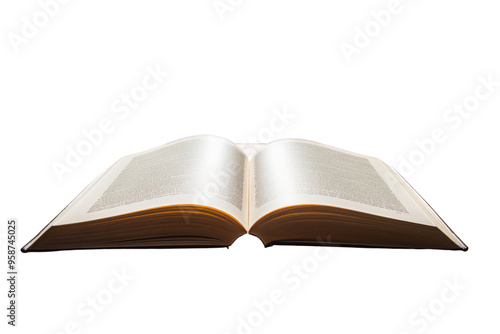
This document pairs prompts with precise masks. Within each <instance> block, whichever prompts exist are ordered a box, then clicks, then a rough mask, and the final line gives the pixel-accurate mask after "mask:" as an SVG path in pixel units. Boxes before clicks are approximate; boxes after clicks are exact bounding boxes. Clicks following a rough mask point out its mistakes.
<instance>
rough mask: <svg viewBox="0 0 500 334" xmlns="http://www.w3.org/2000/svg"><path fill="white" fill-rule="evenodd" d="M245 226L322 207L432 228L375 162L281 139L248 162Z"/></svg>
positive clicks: (403, 191) (402, 190)
mask: <svg viewBox="0 0 500 334" xmlns="http://www.w3.org/2000/svg"><path fill="white" fill-rule="evenodd" d="M250 164H251V169H250V170H251V172H250V174H251V176H250V182H251V184H250V226H251V225H252V224H253V223H254V222H255V221H257V220H258V219H259V218H261V217H262V216H264V215H265V214H267V213H269V212H271V211H274V210H277V209H279V208H283V207H286V206H291V205H303V204H321V205H329V206H335V207H340V208H345V209H350V210H355V211H361V212H366V213H370V214H374V215H378V216H384V217H389V218H394V219H400V220H405V221H410V222H415V223H420V224H426V225H434V223H433V222H432V220H431V219H430V218H429V217H428V215H427V214H426V213H425V212H424V210H422V208H421V207H420V206H419V205H418V204H417V201H416V200H415V199H414V198H413V197H412V196H411V195H410V194H409V193H408V191H407V190H406V189H405V188H404V187H403V185H402V184H401V182H399V181H398V180H397V179H396V177H395V176H394V174H393V172H392V171H391V170H390V169H389V167H388V166H387V165H385V164H384V163H382V162H381V161H380V160H378V159H375V158H371V157H367V156H363V155H360V154H356V153H351V152H348V151H344V150H340V149H336V148H333V147H330V146H327V145H323V144H319V143H315V142H311V141H306V140H299V139H285V140H279V141H276V142H273V143H271V144H269V145H267V146H266V147H265V148H264V149H262V150H261V151H259V152H258V153H256V154H255V156H254V157H253V159H252V160H251V162H250Z"/></svg>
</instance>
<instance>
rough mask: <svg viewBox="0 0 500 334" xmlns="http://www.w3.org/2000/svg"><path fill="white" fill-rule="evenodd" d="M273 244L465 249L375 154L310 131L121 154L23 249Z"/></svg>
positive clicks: (192, 140)
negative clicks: (319, 139)
mask: <svg viewBox="0 0 500 334" xmlns="http://www.w3.org/2000/svg"><path fill="white" fill-rule="evenodd" d="M246 233H249V234H252V235H254V236H256V237H258V238H259V239H260V240H261V241H262V243H263V244H264V246H266V247H268V246H273V245H318V246H353V247H385V248H427V249H449V250H464V251H465V250H467V246H466V245H465V244H464V243H463V242H462V241H461V240H460V239H459V238H458V236H457V235H456V234H455V233H453V231H452V230H451V229H450V228H449V227H448V226H447V225H446V224H445V222H444V221H443V220H442V219H441V218H440V217H439V216H438V214H437V213H436V212H435V211H434V210H433V209H432V208H431V206H430V205H429V204H428V203H427V202H426V201H425V200H424V199H423V198H422V197H421V196H420V195H419V194H418V193H417V192H416V191H415V190H414V189H413V188H412V187H411V186H410V185H409V184H408V182H406V181H405V180H404V178H403V177H401V176H400V175H399V174H398V173H397V172H396V171H395V170H394V169H393V168H391V167H389V166H388V165H386V164H384V163H383V162H382V161H380V160H379V159H376V158H372V157H368V156H365V155H361V154H356V153H352V152H348V151H344V150H341V149H337V148H334V147H330V146H327V145H323V144H319V143H316V142H312V141H307V140H301V139H283V140H278V141H275V142H272V143H269V144H255V145H253V144H235V143H233V142H231V141H229V140H226V139H223V138H219V137H215V136H195V137H189V138H185V139H181V140H177V141H174V142H171V143H168V144H166V145H163V146H160V147H158V148H155V149H151V150H148V151H145V152H141V153H137V154H133V155H129V156H126V157H124V158H121V159H120V160H118V161H117V162H116V163H115V164H113V165H112V166H111V167H110V168H109V169H107V170H106V171H105V172H104V173H102V174H101V175H100V176H99V177H98V178H97V179H96V180H95V181H93V182H92V183H91V184H90V185H89V186H88V187H87V188H86V189H84V190H83V191H82V192H81V193H80V194H79V195H78V196H77V197H76V198H75V199H74V200H73V201H72V202H71V203H70V204H69V205H68V206H67V207H66V208H64V209H63V210H62V211H61V212H60V213H59V214H58V215H57V216H56V217H55V218H54V219H53V220H52V221H51V222H50V223H49V224H48V225H47V226H46V227H45V228H44V229H43V230H42V231H41V232H40V233H39V234H38V235H36V236H35V237H34V238H33V239H32V240H31V241H30V242H29V243H28V244H27V245H26V246H25V247H24V248H23V249H22V251H23V252H35V251H54V250H69V249H96V248H180V247H229V246H230V245H231V244H232V243H233V242H234V241H235V240H236V239H237V238H238V237H240V236H241V235H243V234H246Z"/></svg>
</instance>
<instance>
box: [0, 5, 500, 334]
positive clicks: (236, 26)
mask: <svg viewBox="0 0 500 334" xmlns="http://www.w3.org/2000/svg"><path fill="white" fill-rule="evenodd" d="M42 1H43V0H42ZM223 3H226V4H227V3H229V6H231V11H228V12H225V13H224V15H222V18H223V19H221V16H220V15H219V14H218V12H217V11H216V9H215V8H214V6H213V3H212V0H204V1H185V2H184V3H183V2H180V1H177V2H175V3H174V1H169V2H166V1H165V2H163V3H160V2H157V1H135V2H134V1H106V2H102V1H76V0H74V1H70V2H69V3H68V4H64V5H59V9H58V11H57V13H55V15H53V17H50V19H49V20H48V23H47V24H46V26H44V27H41V28H38V32H37V33H36V34H34V35H33V36H30V38H27V39H26V40H24V42H25V43H23V44H21V45H19V47H18V48H17V49H18V50H17V51H18V52H16V48H15V47H14V46H13V44H12V43H11V40H12V36H14V34H15V35H16V36H22V29H23V25H25V24H26V23H25V21H23V17H25V18H27V19H28V20H29V21H31V22H33V15H35V16H36V14H37V13H39V12H40V11H41V7H40V4H39V3H38V2H37V1H34V0H30V1H16V2H9V3H7V2H3V3H2V4H1V5H0V22H1V23H0V27H1V33H2V42H1V43H0V52H1V54H0V57H1V61H0V89H1V98H0V110H1V126H2V130H1V141H0V142H1V159H2V163H1V165H0V169H1V174H0V175H1V176H0V177H1V188H0V192H1V193H0V199H1V201H0V217H1V218H0V219H1V220H2V221H3V223H2V226H3V227H2V229H1V232H2V234H1V236H2V245H3V246H2V249H3V250H2V253H3V255H2V256H1V258H2V262H4V263H5V258H6V254H5V231H6V221H7V219H8V218H10V217H16V218H17V219H18V221H19V246H22V245H24V244H25V243H26V242H28V241H29V240H30V239H31V238H32V237H33V236H34V235H35V234H36V233H38V232H39V231H40V230H41V229H42V228H43V227H44V226H45V225H46V224H47V223H48V222H49V221H50V220H51V219H52V218H53V217H54V216H55V215H56V214H57V213H58V212H59V211H60V210H61V209H62V208H63V207H64V206H65V205H66V204H67V203H69V202H70V201H71V200H72V199H73V198H74V197H75V196H76V195H77V194H78V193H79V192H80V191H81V190H82V189H83V188H84V187H85V186H86V185H87V184H89V183H90V182H91V181H92V180H93V179H94V178H95V177H96V176H97V175H98V174H99V173H100V172H102V171H103V170H105V169H106V168H107V167H109V166H110V165H111V164H112V163H113V162H115V161H116V160H117V159H119V158H120V157H122V156H124V155H126V154H130V153H135V152H138V151H141V150H145V149H149V148H152V147H155V146H157V145H161V144H163V143H167V142H169V141H172V140H176V139H179V138H182V137H185V136H189V135H194V134H202V133H206V134H215V135H219V136H222V137H226V138H228V139H231V140H233V141H239V142H243V141H246V140H248V139H249V138H250V139H251V138H255V137H257V140H258V141H265V140H268V139H269V137H270V136H269V134H271V135H272V136H273V137H274V138H275V139H277V138H285V137H300V138H305V139H311V140H316V141H319V142H322V143H325V144H329V145H333V146H337V147H340V148H343V149H347V150H351V151H355V152H358V153H363V154H368V155H372V156H376V157H379V158H381V159H383V160H384V161H385V162H387V163H389V164H392V165H394V166H396V167H398V165H399V161H400V159H401V157H404V158H405V159H408V158H409V157H410V156H411V155H412V154H413V155H415V154H416V155H418V153H415V150H416V149H417V145H416V144H415V141H418V140H420V141H421V140H424V139H426V138H430V136H431V133H432V132H433V131H434V130H435V129H436V128H441V129H443V130H444V131H445V132H446V135H447V137H446V141H445V142H443V143H438V144H436V145H435V147H434V150H433V151H432V152H431V153H430V154H429V155H428V156H427V157H426V158H425V159H423V161H421V164H420V165H418V166H416V167H415V170H414V171H413V173H411V175H409V176H408V180H409V182H410V183H411V184H412V185H413V186H414V187H415V188H416V189H417V190H418V191H419V192H420V193H421V194H422V195H423V197H424V198H425V199H426V200H427V201H428V202H429V203H430V204H431V205H432V206H433V207H434V208H435V209H436V211H437V212H438V213H439V214H440V215H441V216H442V217H443V218H444V220H445V221H446V222H447V223H448V224H449V225H450V227H451V228H452V229H453V230H454V231H455V232H456V233H457V234H458V235H459V236H460V237H461V238H462V239H463V240H464V242H465V243H466V244H467V245H468V246H469V247H470V250H469V251H468V252H466V253H464V252H452V251H432V250H386V249H353V248H332V249H330V250H332V251H333V252H332V253H331V254H328V255H325V254H326V253H325V254H321V255H323V257H322V258H321V259H322V260H319V261H318V260H317V259H316V258H315V257H314V248H309V247H271V248H268V249H264V247H263V246H262V244H261V243H260V241H259V240H258V239H257V238H254V237H252V236H245V237H242V238H240V239H238V240H237V241H236V242H235V243H234V244H233V246H231V247H230V248H229V249H213V250H212V249H191V250H189V249H188V250H99V251H66V252H52V253H30V254H20V256H19V272H20V276H19V287H18V288H19V299H18V303H19V310H18V311H19V314H18V316H19V318H18V327H17V328H10V326H7V325H6V317H5V315H4V313H6V311H5V307H4V306H3V305H6V303H7V298H6V290H7V285H6V284H5V283H6V282H5V280H3V279H2V281H3V284H2V285H1V289H2V291H1V293H0V295H2V301H1V305H2V310H4V311H2V316H1V319H3V320H2V324H1V326H2V333H4V332H5V328H7V327H9V328H8V333H72V332H80V333H136V332H154V333H195V332H196V333H224V332H227V333H238V332H239V333H251V332H253V333H285V332H289V333H304V332H306V331H307V332H316V333H337V332H342V333H384V334H387V333H395V334H399V333H404V332H407V333H422V332H425V333H471V332H475V331H477V330H479V329H478V328H483V330H485V329H488V330H490V331H492V332H493V331H495V330H498V327H499V326H498V322H497V318H498V312H499V307H498V303H497V302H498V299H499V298H500V292H499V287H498V282H499V279H500V275H499V273H498V271H497V267H498V266H497V264H496V263H497V261H498V245H497V238H498V235H499V230H500V229H499V218H498V212H497V208H498V200H499V194H498V189H499V187H500V178H499V176H498V170H500V164H499V160H498V143H499V139H500V135H499V132H498V129H497V127H498V125H499V121H500V116H499V112H498V111H499V107H500V96H499V95H500V87H496V90H495V91H494V92H493V93H492V94H491V96H489V97H488V98H487V99H484V100H483V101H480V103H479V106H478V107H477V108H476V109H475V110H474V111H473V112H471V113H470V116H469V117H468V118H467V119H465V120H464V121H463V122H462V123H461V124H460V125H459V126H457V127H456V128H453V127H452V126H451V125H452V124H451V123H449V122H448V123H447V122H446V121H444V120H443V115H445V113H446V110H447V109H448V108H451V107H453V105H454V104H460V103H462V102H463V101H464V99H467V98H468V97H471V96H473V95H474V92H475V89H476V87H478V85H480V80H479V77H480V76H483V77H484V78H487V77H488V76H490V75H491V76H492V78H493V79H494V80H496V81H500V69H499V66H500V65H499V59H500V44H499V40H498V31H500V20H498V13H499V9H500V8H499V7H498V5H497V4H496V3H495V2H493V1H486V0H484V1H474V2H472V1H429V0H419V1H412V2H411V1H406V0H401V3H400V10H399V12H398V13H396V14H393V15H392V16H391V20H390V22H389V24H387V26H386V27H382V28H381V29H380V31H379V33H378V34H376V35H375V34H373V35H374V36H373V37H371V38H370V43H369V44H368V45H367V46H366V47H362V48H359V50H358V51H359V53H358V54H354V55H353V56H352V58H351V62H350V63H349V62H348V61H347V59H346V57H345V56H344V54H343V53H342V51H341V43H342V42H345V43H349V44H353V41H354V38H355V37H356V34H357V33H356V31H357V30H356V29H357V28H359V29H364V28H365V26H366V25H368V26H371V27H372V28H373V29H376V26H373V23H370V22H372V21H374V18H373V16H371V14H370V12H371V11H373V10H374V11H376V12H378V11H380V10H384V9H386V8H387V7H388V6H389V5H388V4H389V2H388V1H357V2H350V1H336V2H333V1H331V2H328V1H307V2H306V1H302V2H299V1H284V0H281V1H272V2H269V1H262V0H243V1H241V2H236V1H233V2H223ZM42 19H43V17H42ZM42 23H43V22H42ZM379 27H380V25H379ZM374 31H375V30H374ZM148 66H149V67H150V68H156V67H157V66H159V68H161V70H163V71H168V72H169V76H168V78H166V79H164V81H163V82H162V83H161V84H160V85H159V86H158V87H157V88H156V89H154V90H153V91H151V92H149V93H148V95H147V97H146V98H145V99H144V101H142V102H140V103H139V105H138V107H137V108H135V109H133V110H131V112H130V114H129V115H128V117H126V118H124V119H120V118H119V117H118V114H116V113H114V112H113V110H112V107H111V105H112V104H113V103H114V101H115V100H116V99H119V98H120V96H121V94H128V93H130V92H131V90H132V89H134V87H137V85H140V84H141V82H142V80H143V78H144V77H145V76H146V75H147V71H146V68H147V67H148ZM471 101H473V100H471ZM283 108H285V109H287V110H289V111H290V112H292V113H293V115H295V117H294V118H293V120H291V121H290V122H288V123H287V124H285V126H283V127H280V128H279V129H275V130H277V131H270V130H269V127H270V124H271V123H272V120H273V117H274V116H275V110H283ZM273 110H274V111H273ZM106 118H109V119H111V120H112V121H113V122H114V123H113V124H114V128H113V130H112V131H111V132H110V133H108V134H106V135H105V136H104V138H103V140H102V142H100V143H99V144H98V145H95V146H94V147H93V149H92V152H91V153H90V154H89V155H87V156H86V157H84V158H83V159H82V161H81V162H80V163H79V164H78V166H76V167H75V168H73V170H72V171H71V172H70V173H66V174H64V177H63V178H62V181H59V180H58V178H57V176H56V174H55V173H54V171H53V168H52V164H53V163H54V162H62V163H64V159H65V157H66V154H67V147H68V146H69V147H71V148H75V147H76V146H77V145H78V143H79V142H81V141H82V140H84V139H85V137H84V135H83V131H85V130H86V131H90V130H91V129H95V128H96V127H97V126H98V125H99V123H100V122H101V121H102V120H103V119H106ZM278 130H279V131H278ZM259 136H260V139H259ZM416 155H415V156H416ZM323 250H324V249H323ZM325 258H326V259H325ZM303 265H304V266H305V267H306V269H307V270H308V271H310V273H308V276H307V278H306V277H305V276H304V278H300V279H298V278H297V277H298V276H296V274H292V273H291V272H290V269H291V268H292V267H293V266H298V267H302V266H303ZM2 268H5V266H4V265H2ZM113 270H116V271H122V270H125V271H126V272H127V273H128V275H130V276H133V279H131V280H130V281H129V282H128V283H127V285H126V286H125V287H124V288H123V289H122V290H121V291H120V292H118V293H111V292H109V290H107V289H108V284H109V283H110V282H113ZM292 280H293V281H292ZM290 281H292V282H295V283H293V284H292V282H290ZM297 282H300V286H298V285H296V283H297ZM447 282H451V283H457V284H459V285H460V288H459V290H458V292H457V293H456V294H454V293H453V292H452V291H448V290H447V289H448V288H447V284H449V283H447ZM297 284H298V283H297ZM297 287H298V288H297ZM294 288H296V289H294ZM273 290H279V291H281V292H282V294H283V295H284V297H283V299H284V300H283V302H282V303H280V304H276V305H274V306H273V310H272V311H273V312H267V314H265V315H262V313H261V312H260V311H258V310H259V309H258V308H257V307H256V306H255V303H256V302H257V303H262V302H263V301H264V300H268V299H269V298H270V296H271V294H272V291H273ZM442 293H444V295H442ZM96 296H98V297H100V298H101V300H102V298H104V297H105V296H108V297H109V296H111V300H106V302H108V301H109V303H107V304H106V305H105V306H104V307H103V310H102V311H101V312H96V314H95V317H94V318H93V319H91V320H90V321H89V317H88V316H82V315H81V314H80V313H79V312H78V311H77V309H78V308H79V307H83V308H84V309H86V310H88V306H86V302H87V298H93V297H96ZM443 296H444V297H443ZM443 298H444V299H443ZM82 305H83V306H82ZM86 307H87V308H86ZM429 308H430V310H431V311H429V312H430V317H429V318H427V319H432V320H422V319H426V318H424V317H423V316H421V315H419V314H420V313H419V312H425V309H429ZM422 310H424V311H422ZM259 312H260V313H259ZM436 313H439V314H436ZM249 318H251V319H250V322H251V323H253V324H254V326H253V327H250V325H248V326H249V327H247V326H244V325H241V322H242V321H243V322H245V323H248V321H249ZM242 319H243V320H242ZM252 319H253V320H252ZM411 319H413V322H412V320H411ZM415 321H416V323H415ZM256 322H257V326H255V323H256ZM73 323H76V324H77V326H78V328H77V330H75V331H71V326H73V325H72V324H73ZM424 325H425V326H424ZM242 326H243V327H242ZM68 328H69V329H70V330H67V329H68Z"/></svg>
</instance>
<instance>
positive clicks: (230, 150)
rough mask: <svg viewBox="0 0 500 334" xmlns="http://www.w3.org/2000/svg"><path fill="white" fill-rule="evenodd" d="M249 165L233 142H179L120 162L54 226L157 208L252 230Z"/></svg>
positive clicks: (202, 139) (203, 138) (210, 138)
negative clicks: (194, 210) (194, 212)
mask: <svg viewBox="0 0 500 334" xmlns="http://www.w3.org/2000/svg"><path fill="white" fill-rule="evenodd" d="M248 175H249V162H248V159H247V157H246V155H245V154H244V152H243V151H242V150H241V149H239V148H238V147H237V146H236V145H235V144H233V143H231V142H230V141H228V140H226V139H223V138H219V137H213V136H196V137H189V138H186V139H181V140H178V141H175V142H172V143H169V144H166V145H163V146H161V147H158V148H155V149H152V150H148V151H145V152H141V153H138V154H134V155H130V156H127V157H124V158H122V159H120V160H119V161H118V162H117V163H115V164H114V165H113V166H112V167H111V168H110V169H109V170H107V171H106V172H105V173H104V174H103V175H102V176H101V177H100V178H99V179H97V180H96V181H95V182H94V183H93V184H92V185H90V186H89V187H88V189H87V190H86V191H84V192H83V193H82V194H81V195H80V196H79V197H77V198H76V199H75V200H74V201H73V202H72V203H71V204H70V205H69V206H68V207H67V208H66V209H65V210H64V211H63V212H62V213H61V214H60V215H59V216H58V217H57V218H56V220H55V221H54V222H53V225H60V224H69V223H74V222H81V221H88V220H93V219H98V218H105V217H111V216H115V215H119V214H123V213H129V212H134V211H140V210H144V209H150V208H154V207H160V206H166V205H175V204H198V205H205V206H210V207H213V208H216V209H219V210H222V211H225V212H227V213H229V214H230V215H232V216H233V217H235V218H236V219H237V220H238V221H240V222H241V223H242V224H243V225H244V226H245V227H247V225H248V221H247V219H248V183H249V181H248Z"/></svg>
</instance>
